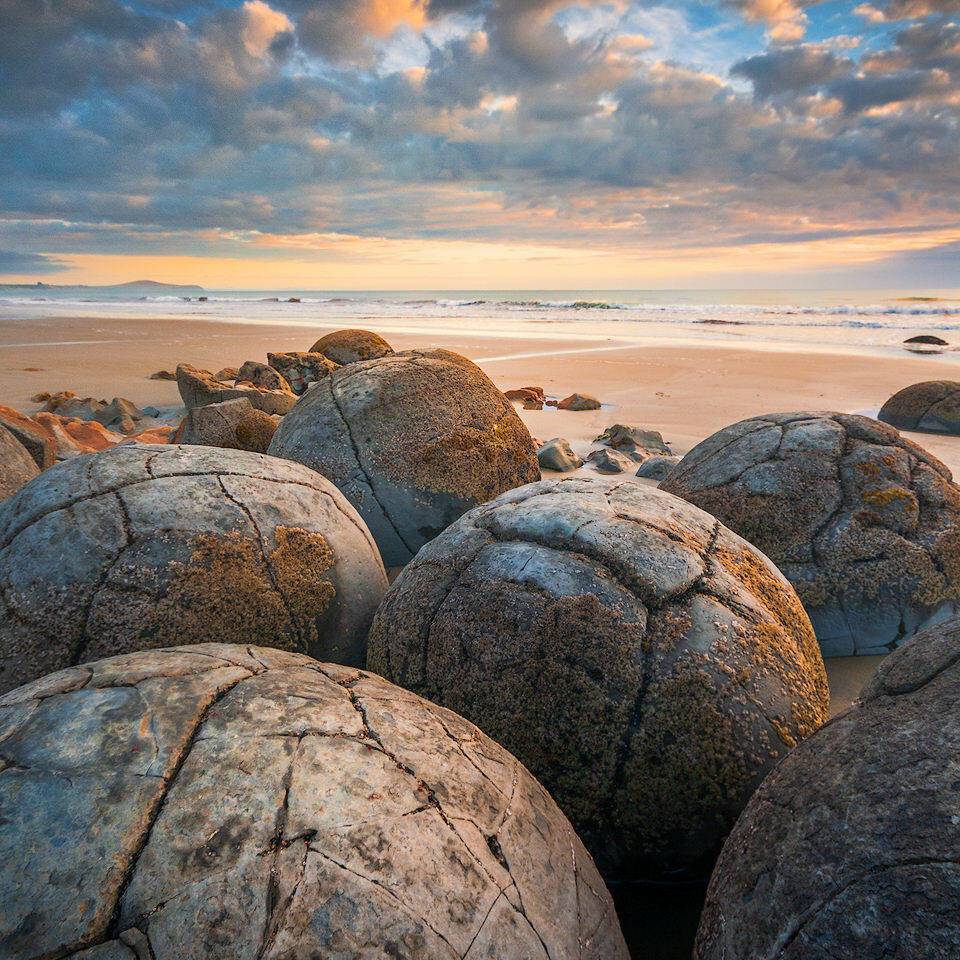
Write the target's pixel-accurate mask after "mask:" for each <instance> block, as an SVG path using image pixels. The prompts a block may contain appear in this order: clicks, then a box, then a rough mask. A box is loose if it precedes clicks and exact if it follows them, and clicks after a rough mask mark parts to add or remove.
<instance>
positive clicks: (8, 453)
mask: <svg viewBox="0 0 960 960" xmlns="http://www.w3.org/2000/svg"><path fill="white" fill-rule="evenodd" d="M39 472H40V469H39V467H38V466H37V464H36V462H35V461H34V459H33V457H31V456H30V454H29V453H28V452H27V448H26V447H25V446H24V445H23V444H22V443H20V441H19V440H18V439H17V438H16V437H15V436H14V435H13V433H11V432H10V431H9V430H8V429H7V428H6V427H4V426H2V425H0V500H5V499H6V498H7V497H9V496H11V495H12V494H14V493H16V492H17V491H18V490H19V489H20V488H21V487H22V486H23V485H24V484H25V483H27V482H28V481H29V480H32V479H33V478H34V477H35V476H36V475H37V474H38V473H39Z"/></svg>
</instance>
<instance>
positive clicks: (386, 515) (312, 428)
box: [269, 350, 540, 566]
mask: <svg viewBox="0 0 960 960" xmlns="http://www.w3.org/2000/svg"><path fill="white" fill-rule="evenodd" d="M269 452H270V453H271V454H272V455H273V456H275V457H286V458H287V459H289V460H296V461H298V462H300V463H303V464H306V465H307V466H308V467H311V468H313V469H314V470H316V471H318V472H319V473H322V474H323V475H324V476H325V477H327V478H328V479H329V480H332V481H333V483H335V484H336V485H337V486H338V487H339V488H340V489H341V490H342V491H343V492H344V493H345V494H346V496H347V498H348V499H349V500H350V502H351V503H352V504H353V505H354V506H355V507H356V508H357V510H358V511H359V512H360V515H361V516H362V517H363V519H364V520H365V521H366V522H367V525H368V526H369V527H370V530H371V532H372V533H373V536H374V538H375V539H376V541H377V545H378V546H379V547H380V553H381V554H382V555H383V560H384V563H386V564H387V566H394V565H397V564H401V563H405V562H406V561H407V560H409V559H410V557H412V556H413V555H414V554H415V553H416V552H417V550H419V549H420V547H421V546H422V545H423V544H424V543H426V542H427V541H428V540H431V539H432V538H433V537H435V536H436V535H437V534H438V533H439V532H440V531H441V530H443V529H444V528H445V527H446V526H447V525H448V524H450V523H452V522H453V521H454V520H456V518H457V517H459V516H460V515H461V514H463V513H464V512H465V511H467V510H469V509H470V508H471V507H474V506H476V505H477V504H478V503H483V502H484V501H486V500H489V499H491V498H492V497H495V496H497V495H498V494H500V493H502V492H503V491H504V490H509V489H511V488H512V487H516V486H519V485H521V484H524V483H529V482H530V481H532V480H538V479H539V478H540V468H539V466H538V463H537V455H536V451H535V450H534V447H533V441H532V439H531V438H530V434H529V433H528V431H527V428H526V427H525V426H524V425H523V421H522V420H521V419H520V418H519V417H518V416H517V413H516V411H515V410H514V409H513V404H511V403H510V402H509V401H508V400H507V399H506V398H505V397H504V396H503V394H502V393H500V391H499V390H497V388H496V387H495V386H494V385H493V384H492V383H491V382H490V380H489V379H488V378H487V377H486V375H485V374H484V373H483V371H482V370H481V369H480V368H479V367H478V366H476V365H475V364H473V363H471V362H470V361H469V360H467V359H466V358H465V357H461V356H459V355H457V354H455V353H450V352H449V351H448V350H430V351H420V350H411V351H409V352H406V353H394V354H391V355H390V356H386V357H381V358H380V359H379V360H370V361H367V362H365V363H355V364H350V365H348V366H345V367H341V368H340V369H338V370H335V371H333V373H331V374H330V376H328V377H325V378H324V379H323V380H321V381H320V382H319V383H318V384H317V386H315V387H313V388H312V389H311V390H309V391H308V392H307V393H306V394H305V395H304V396H303V397H302V398H301V399H300V401H299V402H298V403H297V405H296V407H295V408H294V409H293V410H292V411H291V412H290V413H288V414H287V416H286V417H285V418H284V420H283V423H281V425H280V427H279V429H278V430H277V432H276V435H275V436H274V438H273V440H272V441H271V443H270V451H269Z"/></svg>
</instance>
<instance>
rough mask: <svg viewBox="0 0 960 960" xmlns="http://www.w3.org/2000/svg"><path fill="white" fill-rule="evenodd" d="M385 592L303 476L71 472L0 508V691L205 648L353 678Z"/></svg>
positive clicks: (233, 456) (149, 458) (189, 470)
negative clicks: (258, 648)
mask: <svg viewBox="0 0 960 960" xmlns="http://www.w3.org/2000/svg"><path fill="white" fill-rule="evenodd" d="M385 590H386V576H385V573H384V570H383V565H382V563H381V562H380V557H379V555H378V553H377V548H376V545H375V544H374V542H373V538H372V537H371V536H370V532H369V531H368V530H367V528H366V527H365V526H364V524H363V521H362V520H361V519H360V517H359V516H357V513H356V511H355V510H354V509H353V507H351V506H350V504H349V503H348V502H347V501H346V499H345V498H344V496H343V495H342V494H341V493H340V491H339V490H337V489H336V487H334V486H333V484H331V483H329V482H328V481H327V480H325V479H324V478H323V477H321V476H318V475H317V474H316V473H314V472H313V471H312V470H308V469H307V468H306V467H302V466H300V465H299V464H293V463H289V462H287V461H284V460H277V459H275V458H273V457H266V456H263V455H261V454H257V453H247V452H245V451H239V450H222V449H217V448H213V447H199V446H150V445H142V446H141V445H134V446H129V447H115V448H113V449H111V450H107V451H104V452H102V453H98V454H90V455H86V456H81V457H76V458H74V459H72V460H70V461H69V462H67V463H63V464H60V465H58V466H56V467H52V468H51V469H49V470H47V471H45V472H44V473H43V474H41V475H40V476H39V477H37V478H36V479H35V480H33V481H32V482H31V483H29V484H27V485H26V486H25V487H24V488H23V489H22V490H20V491H19V493H17V494H15V495H14V496H13V497H11V498H10V499H9V500H8V501H6V502H5V503H4V504H2V505H0V599H2V604H3V605H2V608H0V609H2V614H0V691H4V690H9V689H11V688H12V687H15V686H17V685H18V684H21V683H24V682H25V681H27V680H32V679H33V678H34V677H38V676H41V675H42V674H44V673H47V672H49V671H50V670H55V669H60V668H63V667H68V666H70V665H71V664H74V663H79V662H80V661H82V660H86V659H89V658H90V657H100V656H105V655H108V654H113V653H123V652H127V651H131V650H141V649H144V648H148V647H162V646H166V645H169V644H171V643H175V642H177V641H180V640H197V639H207V638H213V639H216V640H220V641H226V642H245V643H261V644H267V645H270V646H278V647H283V648H285V649H289V650H297V651H303V652H306V653H311V654H317V655H321V656H324V657H326V658H327V659H332V660H336V661H338V662H340V663H350V664H357V665H359V664H362V663H363V661H364V657H365V653H366V638H367V631H368V629H369V626H370V621H371V619H372V618H373V614H374V611H375V610H376V608H377V604H378V603H379V602H380V599H381V597H382V596H383V593H384V591H385ZM0 953H2V950H0Z"/></svg>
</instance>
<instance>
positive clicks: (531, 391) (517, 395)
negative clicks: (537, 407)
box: [503, 387, 547, 403]
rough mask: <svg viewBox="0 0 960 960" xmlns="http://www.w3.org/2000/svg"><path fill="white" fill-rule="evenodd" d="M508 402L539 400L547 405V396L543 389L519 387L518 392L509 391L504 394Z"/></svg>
mask: <svg viewBox="0 0 960 960" xmlns="http://www.w3.org/2000/svg"><path fill="white" fill-rule="evenodd" d="M503 395H504V396H505V397H506V398H507V399H508V400H539V401H540V403H545V402H546V399H547V395H546V394H545V393H544V392H543V387H517V389H516V390H507V391H505V392H504V394H503Z"/></svg>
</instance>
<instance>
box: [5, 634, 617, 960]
mask: <svg viewBox="0 0 960 960" xmlns="http://www.w3.org/2000/svg"><path fill="white" fill-rule="evenodd" d="M0 722H2V724H3V726H2V735H3V737H5V739H4V740H3V761H2V766H0V769H2V776H0V855H2V857H3V862H4V863H5V864H7V865H8V866H13V865H16V866H15V869H5V870H3V871H0V954H2V955H3V956H4V957H6V958H9V960H36V958H40V957H54V956H55V957H73V958H76V960H80V958H84V960H112V958H116V960H121V958H123V960H135V958H144V960H146V958H150V960H224V958H227V957H230V958H237V960H255V958H258V957H262V958H273V960H279V958H295V957H296V958H307V957H323V958H324V960H383V958H387V957H397V958H409V960H414V958H421V960H460V958H465V960H482V958H499V960H528V958H529V960H548V958H549V960H628V958H627V950H626V946H625V945H624V942H623V937H622V935H621V933H620V928H619V926H618V924H617V919H616V914H615V913H614V910H613V904H612V902H611V899H610V895H609V893H608V892H607V890H606V888H605V887H604V885H603V881H602V880H601V879H600V877H599V875H598V874H597V871H596V868H595V867H594V865H593V862H592V861H591V859H590V857H589V855H588V854H587V852H586V850H584V848H583V845H582V844H581V842H580V841H579V840H578V839H577V836H576V834H575V833H574V832H573V830H572V828H571V826H570V824H569V822H568V821H567V820H566V819H565V818H564V816H563V814H562V813H561V812H560V811H559V810H558V809H557V806H556V804H555V803H554V802H553V801H552V800H551V799H550V797H549V795H548V794H547V793H546V791H545V790H544V789H543V787H541V786H540V784H539V783H537V781H536V780H534V779H533V777H532V776H531V775H530V774H529V773H528V772H527V771H526V770H525V769H524V768H523V767H522V766H521V765H520V764H519V763H518V762H517V760H515V759H514V758H513V757H512V756H510V754H508V753H507V752H506V751H505V750H503V749H502V748H501V747H499V746H497V744H496V743H494V742H493V741H492V740H490V739H489V738H487V737H486V736H484V735H483V734H482V733H481V732H480V731H479V730H478V729H477V728H476V727H474V726H472V725H471V724H469V723H467V722H466V721H465V720H463V719H462V718H461V717H458V716H457V715H456V714H454V713H451V712H450V711H449V710H444V709H443V708H442V707H437V706H435V705H434V704H431V703H428V702H426V701H424V700H421V699H420V698H419V697H416V696H414V695H413V694H411V693H408V692H407V691H405V690H401V689H399V688H397V687H394V686H393V685H391V684H389V683H386V682H385V681H383V680H381V679H380V678H379V677H376V676H373V675H371V674H367V673H363V672H361V671H357V670H355V669H350V668H346V667H341V666H337V665H334V664H323V663H317V662H316V661H314V660H311V659H310V658H308V657H305V656H302V655H299V654H293V653H287V652H284V651H279V650H275V649H268V648H264V647H252V646H248V645H243V646H236V645H221V644H202V645H198V646H184V647H176V648H166V649H161V650H151V651H147V652H141V653H133V654H127V655H124V656H119V657H112V658H109V659H106V660H100V661H98V662H96V663H88V664H85V665H84V666H81V667H72V668H70V669H68V670H63V671H61V672H59V673H54V674H52V675H50V676H47V677H44V678H42V679H41V680H38V681H36V682H34V683H31V684H28V685H26V686H24V687H20V688H19V689H17V690H15V691H13V692H11V693H9V694H7V696H6V697H3V698H2V699H0Z"/></svg>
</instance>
